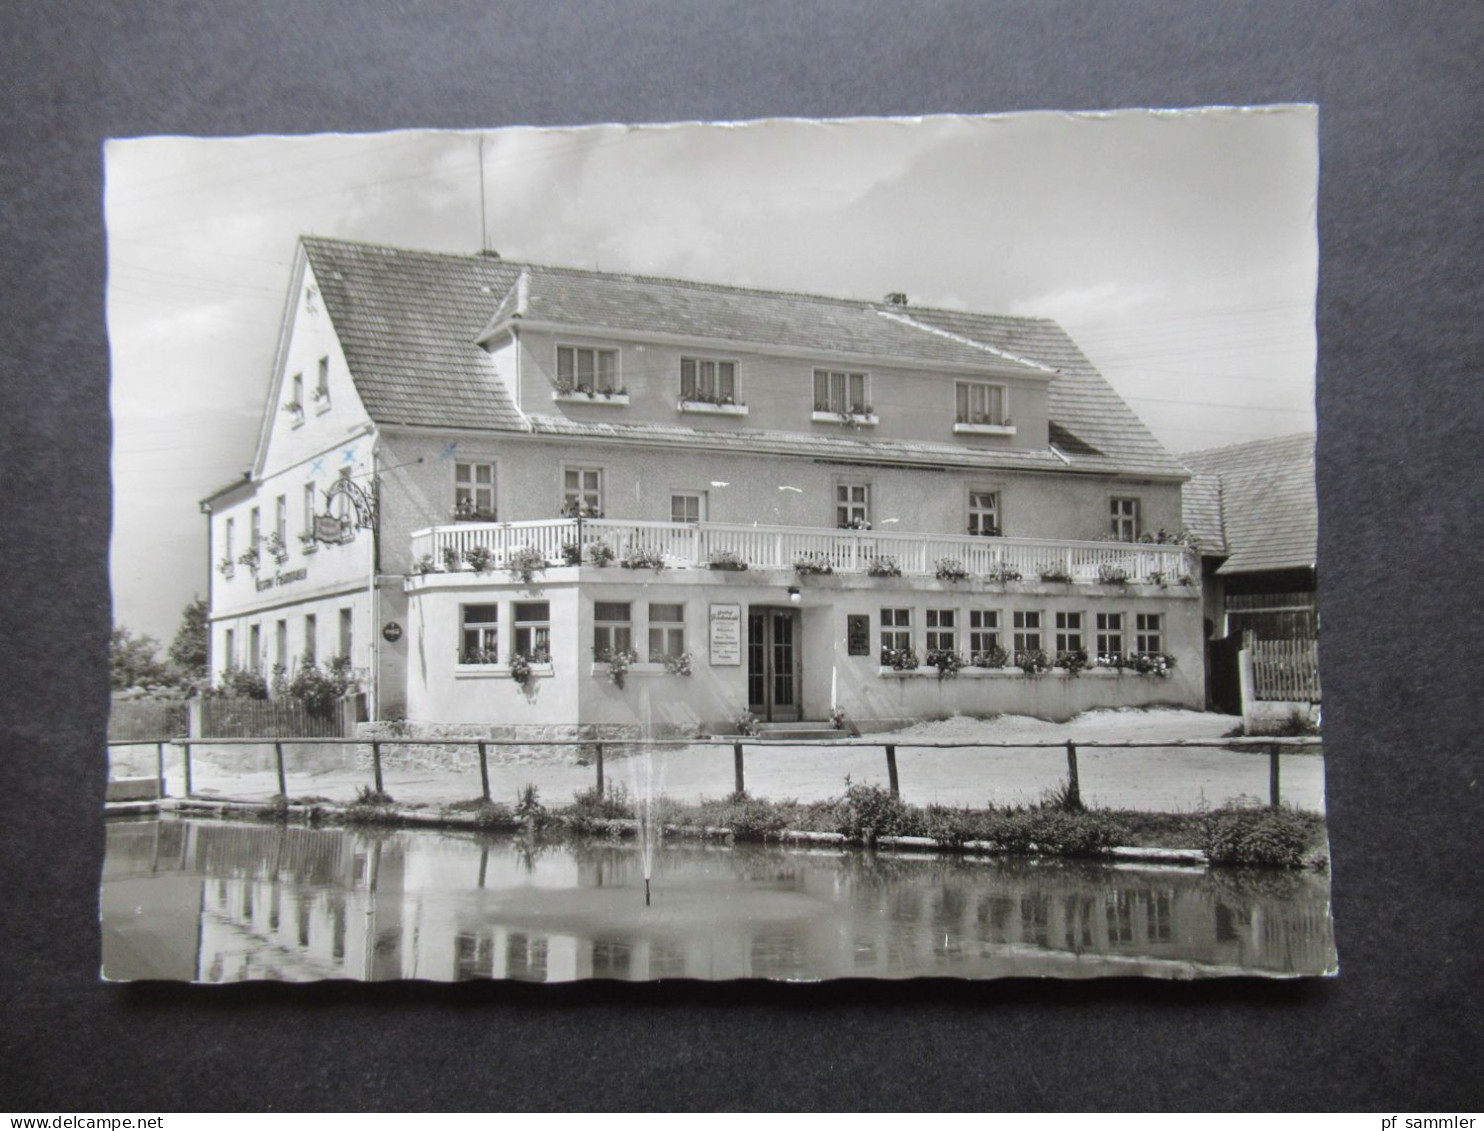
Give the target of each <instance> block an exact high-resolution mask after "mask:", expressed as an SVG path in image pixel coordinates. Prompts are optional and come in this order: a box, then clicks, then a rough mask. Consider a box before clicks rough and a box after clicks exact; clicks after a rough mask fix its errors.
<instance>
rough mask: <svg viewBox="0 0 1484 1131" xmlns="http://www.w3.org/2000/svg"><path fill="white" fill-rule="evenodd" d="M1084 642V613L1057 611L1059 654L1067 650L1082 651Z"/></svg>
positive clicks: (1057, 649) (1057, 644)
mask: <svg viewBox="0 0 1484 1131" xmlns="http://www.w3.org/2000/svg"><path fill="white" fill-rule="evenodd" d="M1082 650H1083V643H1082V614H1081V613H1057V614H1056V651H1057V655H1061V654H1063V653H1065V652H1081V651H1082Z"/></svg>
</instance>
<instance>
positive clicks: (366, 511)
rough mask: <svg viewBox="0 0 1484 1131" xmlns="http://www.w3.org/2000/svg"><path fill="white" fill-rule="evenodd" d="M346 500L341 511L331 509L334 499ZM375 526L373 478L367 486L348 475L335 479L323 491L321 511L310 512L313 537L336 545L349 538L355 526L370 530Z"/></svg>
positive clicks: (353, 536) (349, 539)
mask: <svg viewBox="0 0 1484 1131" xmlns="http://www.w3.org/2000/svg"><path fill="white" fill-rule="evenodd" d="M337 498H343V499H345V500H347V502H346V504H345V507H343V508H342V511H343V512H348V513H341V514H335V513H334V511H333V508H334V505H335V500H336V499H337ZM375 527H376V486H375V481H374V480H373V482H372V485H371V489H370V490H367V489H366V488H365V487H362V486H361V485H360V484H359V483H357V482H355V481H354V480H351V479H337V480H335V482H333V483H331V484H330V487H329V489H328V490H327V491H326V492H325V513H324V514H317V515H315V516H314V537H315V539H316V540H317V541H320V542H326V543H329V544H331V545H338V544H340V543H342V542H350V541H352V540H353V539H354V538H355V536H356V535H355V532H356V531H357V530H372V529H375Z"/></svg>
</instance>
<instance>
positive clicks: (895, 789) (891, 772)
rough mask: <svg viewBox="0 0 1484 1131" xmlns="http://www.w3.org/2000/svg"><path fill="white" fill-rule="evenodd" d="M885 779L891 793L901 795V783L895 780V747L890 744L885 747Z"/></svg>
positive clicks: (895, 795)
mask: <svg viewBox="0 0 1484 1131" xmlns="http://www.w3.org/2000/svg"><path fill="white" fill-rule="evenodd" d="M886 780H887V783H888V784H889V785H890V786H891V795H892V796H893V797H898V798H899V797H901V796H902V783H901V782H900V781H899V780H897V748H896V747H895V746H892V745H890V744H888V745H887V747H886Z"/></svg>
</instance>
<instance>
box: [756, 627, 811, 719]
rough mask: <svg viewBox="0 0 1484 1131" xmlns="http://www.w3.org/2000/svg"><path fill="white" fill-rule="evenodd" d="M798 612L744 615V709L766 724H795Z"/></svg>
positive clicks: (799, 677)
mask: <svg viewBox="0 0 1484 1131" xmlns="http://www.w3.org/2000/svg"><path fill="white" fill-rule="evenodd" d="M803 675H804V671H803V649H802V648H801V647H800V641H799V610H798V609H792V608H783V609H775V608H756V607H754V608H751V609H749V610H748V611H747V709H748V710H749V711H751V712H752V713H753V714H754V715H756V716H757V717H758V718H760V719H763V720H764V721H766V722H770V723H786V722H797V721H798V720H799V719H800V718H802V717H803V713H802V711H801V709H800V706H799V704H800V702H801V700H802V698H803V697H802V694H801V692H802V689H803Z"/></svg>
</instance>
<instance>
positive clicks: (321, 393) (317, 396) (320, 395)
mask: <svg viewBox="0 0 1484 1131" xmlns="http://www.w3.org/2000/svg"><path fill="white" fill-rule="evenodd" d="M310 397H311V398H312V399H313V400H314V401H315V402H316V403H318V402H319V401H327V400H329V399H330V390H329V389H326V388H324V387H322V386H320V385H316V386H315V387H314V392H313V393H311V394H310Z"/></svg>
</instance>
